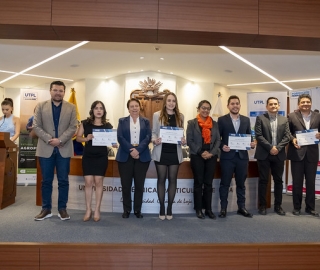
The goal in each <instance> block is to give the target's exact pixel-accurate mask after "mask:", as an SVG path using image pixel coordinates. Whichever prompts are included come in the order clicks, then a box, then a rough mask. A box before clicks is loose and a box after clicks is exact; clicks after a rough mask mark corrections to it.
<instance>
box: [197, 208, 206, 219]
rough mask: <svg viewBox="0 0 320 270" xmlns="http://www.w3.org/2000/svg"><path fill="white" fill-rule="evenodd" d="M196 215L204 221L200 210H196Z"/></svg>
mask: <svg viewBox="0 0 320 270" xmlns="http://www.w3.org/2000/svg"><path fill="white" fill-rule="evenodd" d="M196 214H197V217H198V218H201V219H204V218H205V217H204V214H203V213H202V210H196Z"/></svg>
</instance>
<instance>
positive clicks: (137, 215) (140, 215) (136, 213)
mask: <svg viewBox="0 0 320 270" xmlns="http://www.w3.org/2000/svg"><path fill="white" fill-rule="evenodd" d="M134 214H135V216H136V217H137V218H143V215H142V214H141V211H134Z"/></svg>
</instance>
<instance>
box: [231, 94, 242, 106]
mask: <svg viewBox="0 0 320 270" xmlns="http://www.w3.org/2000/svg"><path fill="white" fill-rule="evenodd" d="M231 99H237V100H239V103H240V98H239V97H238V96H236V95H232V96H230V97H229V98H228V105H229V104H230V100H231Z"/></svg>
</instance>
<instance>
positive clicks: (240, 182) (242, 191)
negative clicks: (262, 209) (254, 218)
mask: <svg viewBox="0 0 320 270" xmlns="http://www.w3.org/2000/svg"><path fill="white" fill-rule="evenodd" d="M248 163H249V160H248V159H241V158H240V157H239V153H236V154H235V156H234V157H233V158H232V159H223V160H221V159H220V167H221V182H220V188H219V193H220V204H221V209H227V207H228V195H229V188H230V184H231V180H232V177H233V174H234V177H235V180H236V186H237V188H236V192H237V204H238V207H239V208H243V207H245V203H246V186H245V181H246V179H247V172H248Z"/></svg>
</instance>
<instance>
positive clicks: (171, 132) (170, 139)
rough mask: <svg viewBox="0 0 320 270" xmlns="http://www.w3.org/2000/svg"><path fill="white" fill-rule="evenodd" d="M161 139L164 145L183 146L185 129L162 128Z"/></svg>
mask: <svg viewBox="0 0 320 270" xmlns="http://www.w3.org/2000/svg"><path fill="white" fill-rule="evenodd" d="M159 137H160V138H161V141H162V142H163V143H172V144H181V138H182V137H183V128H179V127H169V126H161V127H160V134H159Z"/></svg>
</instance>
